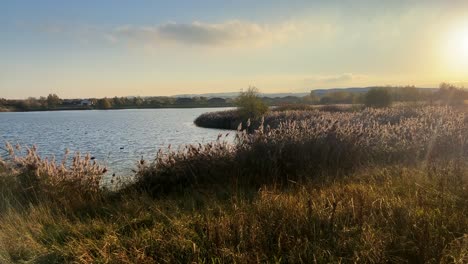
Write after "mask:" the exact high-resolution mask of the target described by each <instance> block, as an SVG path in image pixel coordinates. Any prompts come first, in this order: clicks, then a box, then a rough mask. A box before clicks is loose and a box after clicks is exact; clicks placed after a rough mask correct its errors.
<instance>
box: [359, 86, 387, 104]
mask: <svg viewBox="0 0 468 264" xmlns="http://www.w3.org/2000/svg"><path fill="white" fill-rule="evenodd" d="M364 104H365V105H366V106H368V107H388V106H390V105H391V104H392V96H391V94H390V92H389V91H388V89H385V88H372V89H370V90H369V91H368V92H367V93H366V94H365V96H364Z"/></svg>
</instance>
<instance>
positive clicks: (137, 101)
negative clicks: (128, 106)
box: [133, 96, 144, 106]
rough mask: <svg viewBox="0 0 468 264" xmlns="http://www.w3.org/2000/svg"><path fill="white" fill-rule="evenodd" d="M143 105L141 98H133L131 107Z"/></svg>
mask: <svg viewBox="0 0 468 264" xmlns="http://www.w3.org/2000/svg"><path fill="white" fill-rule="evenodd" d="M143 103H144V100H143V99H142V98H141V97H139V96H137V97H134V98H133V105H135V106H141V105H143Z"/></svg>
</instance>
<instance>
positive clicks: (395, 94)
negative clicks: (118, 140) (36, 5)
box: [0, 83, 468, 111]
mask: <svg viewBox="0 0 468 264" xmlns="http://www.w3.org/2000/svg"><path fill="white" fill-rule="evenodd" d="M241 95H242V93H241ZM243 95H246V94H243ZM247 95H248V94H247ZM256 97H258V98H259V99H260V100H261V101H263V103H264V104H265V105H269V106H274V105H288V104H311V105H313V104H317V105H331V104H365V105H367V106H388V105H390V104H391V103H392V102H408V103H411V102H414V103H417V102H427V103H442V104H450V105H456V104H463V103H464V101H466V100H468V90H466V89H464V88H462V87H457V86H455V85H452V84H449V83H442V84H440V86H439V89H421V88H417V87H415V86H404V87H390V86H387V87H374V88H372V89H370V90H369V91H367V92H350V91H345V90H343V91H333V92H329V93H325V94H323V95H317V94H316V93H315V92H314V91H311V92H310V94H309V95H307V96H303V97H298V96H286V97H278V98H272V97H265V96H264V97H261V96H260V95H259V94H256ZM235 105H237V102H236V99H235V98H207V97H203V96H198V97H179V98H176V97H165V96H158V97H113V98H100V99H97V98H92V99H86V100H82V99H61V98H60V97H59V96H58V95H56V94H49V95H48V96H47V97H39V98H34V97H29V98H27V99H24V100H7V99H3V98H0V111H2V110H11V111H35V110H38V111H40V110H65V109H126V108H171V107H180V108H182V107H228V106H235Z"/></svg>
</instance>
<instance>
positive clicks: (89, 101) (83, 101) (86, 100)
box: [80, 99, 93, 106]
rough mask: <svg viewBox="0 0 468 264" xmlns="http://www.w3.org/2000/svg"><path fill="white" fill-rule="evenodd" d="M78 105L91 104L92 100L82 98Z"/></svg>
mask: <svg viewBox="0 0 468 264" xmlns="http://www.w3.org/2000/svg"><path fill="white" fill-rule="evenodd" d="M80 105H81V106H92V105H93V102H92V101H91V100H88V99H84V100H81V103H80Z"/></svg>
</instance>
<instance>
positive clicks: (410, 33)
mask: <svg viewBox="0 0 468 264" xmlns="http://www.w3.org/2000/svg"><path fill="white" fill-rule="evenodd" d="M441 82H451V83H454V84H456V85H460V86H465V87H466V86H468V1H466V0H465V1H457V0H451V1H431V0H421V1H411V0H406V1H400V0H392V1H364V0H363V1H360V0H355V1H350V0H343V1H335V0H328V1H325V0H324V1H313V0H288V1H286V0H285V1H278V0H255V1H252V0H250V1H247V0H236V1H214V0H197V1H188V0H186V1H177V0H173V1H159V0H132V1H128V0H112V1H111V0H101V1H95V0H92V1H91V0H81V1H59V0H42V1H33V0H31V1H25V0H11V1H10V0H2V1H0V98H2V97H3V98H11V99H13V98H27V97H30V96H33V97H38V96H46V95H48V94H49V93H56V94H58V95H59V96H60V97H62V98H88V97H113V96H136V95H139V96H156V95H174V94H187V93H190V94H195V93H197V94H198V93H216V92H234V91H240V90H241V89H245V88H247V87H249V86H256V87H257V88H259V89H260V91H262V92H264V93H269V92H275V93H276V92H307V91H310V90H311V89H318V88H335V87H362V86H373V85H416V86H420V87H437V86H438V85H439V83H441Z"/></svg>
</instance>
